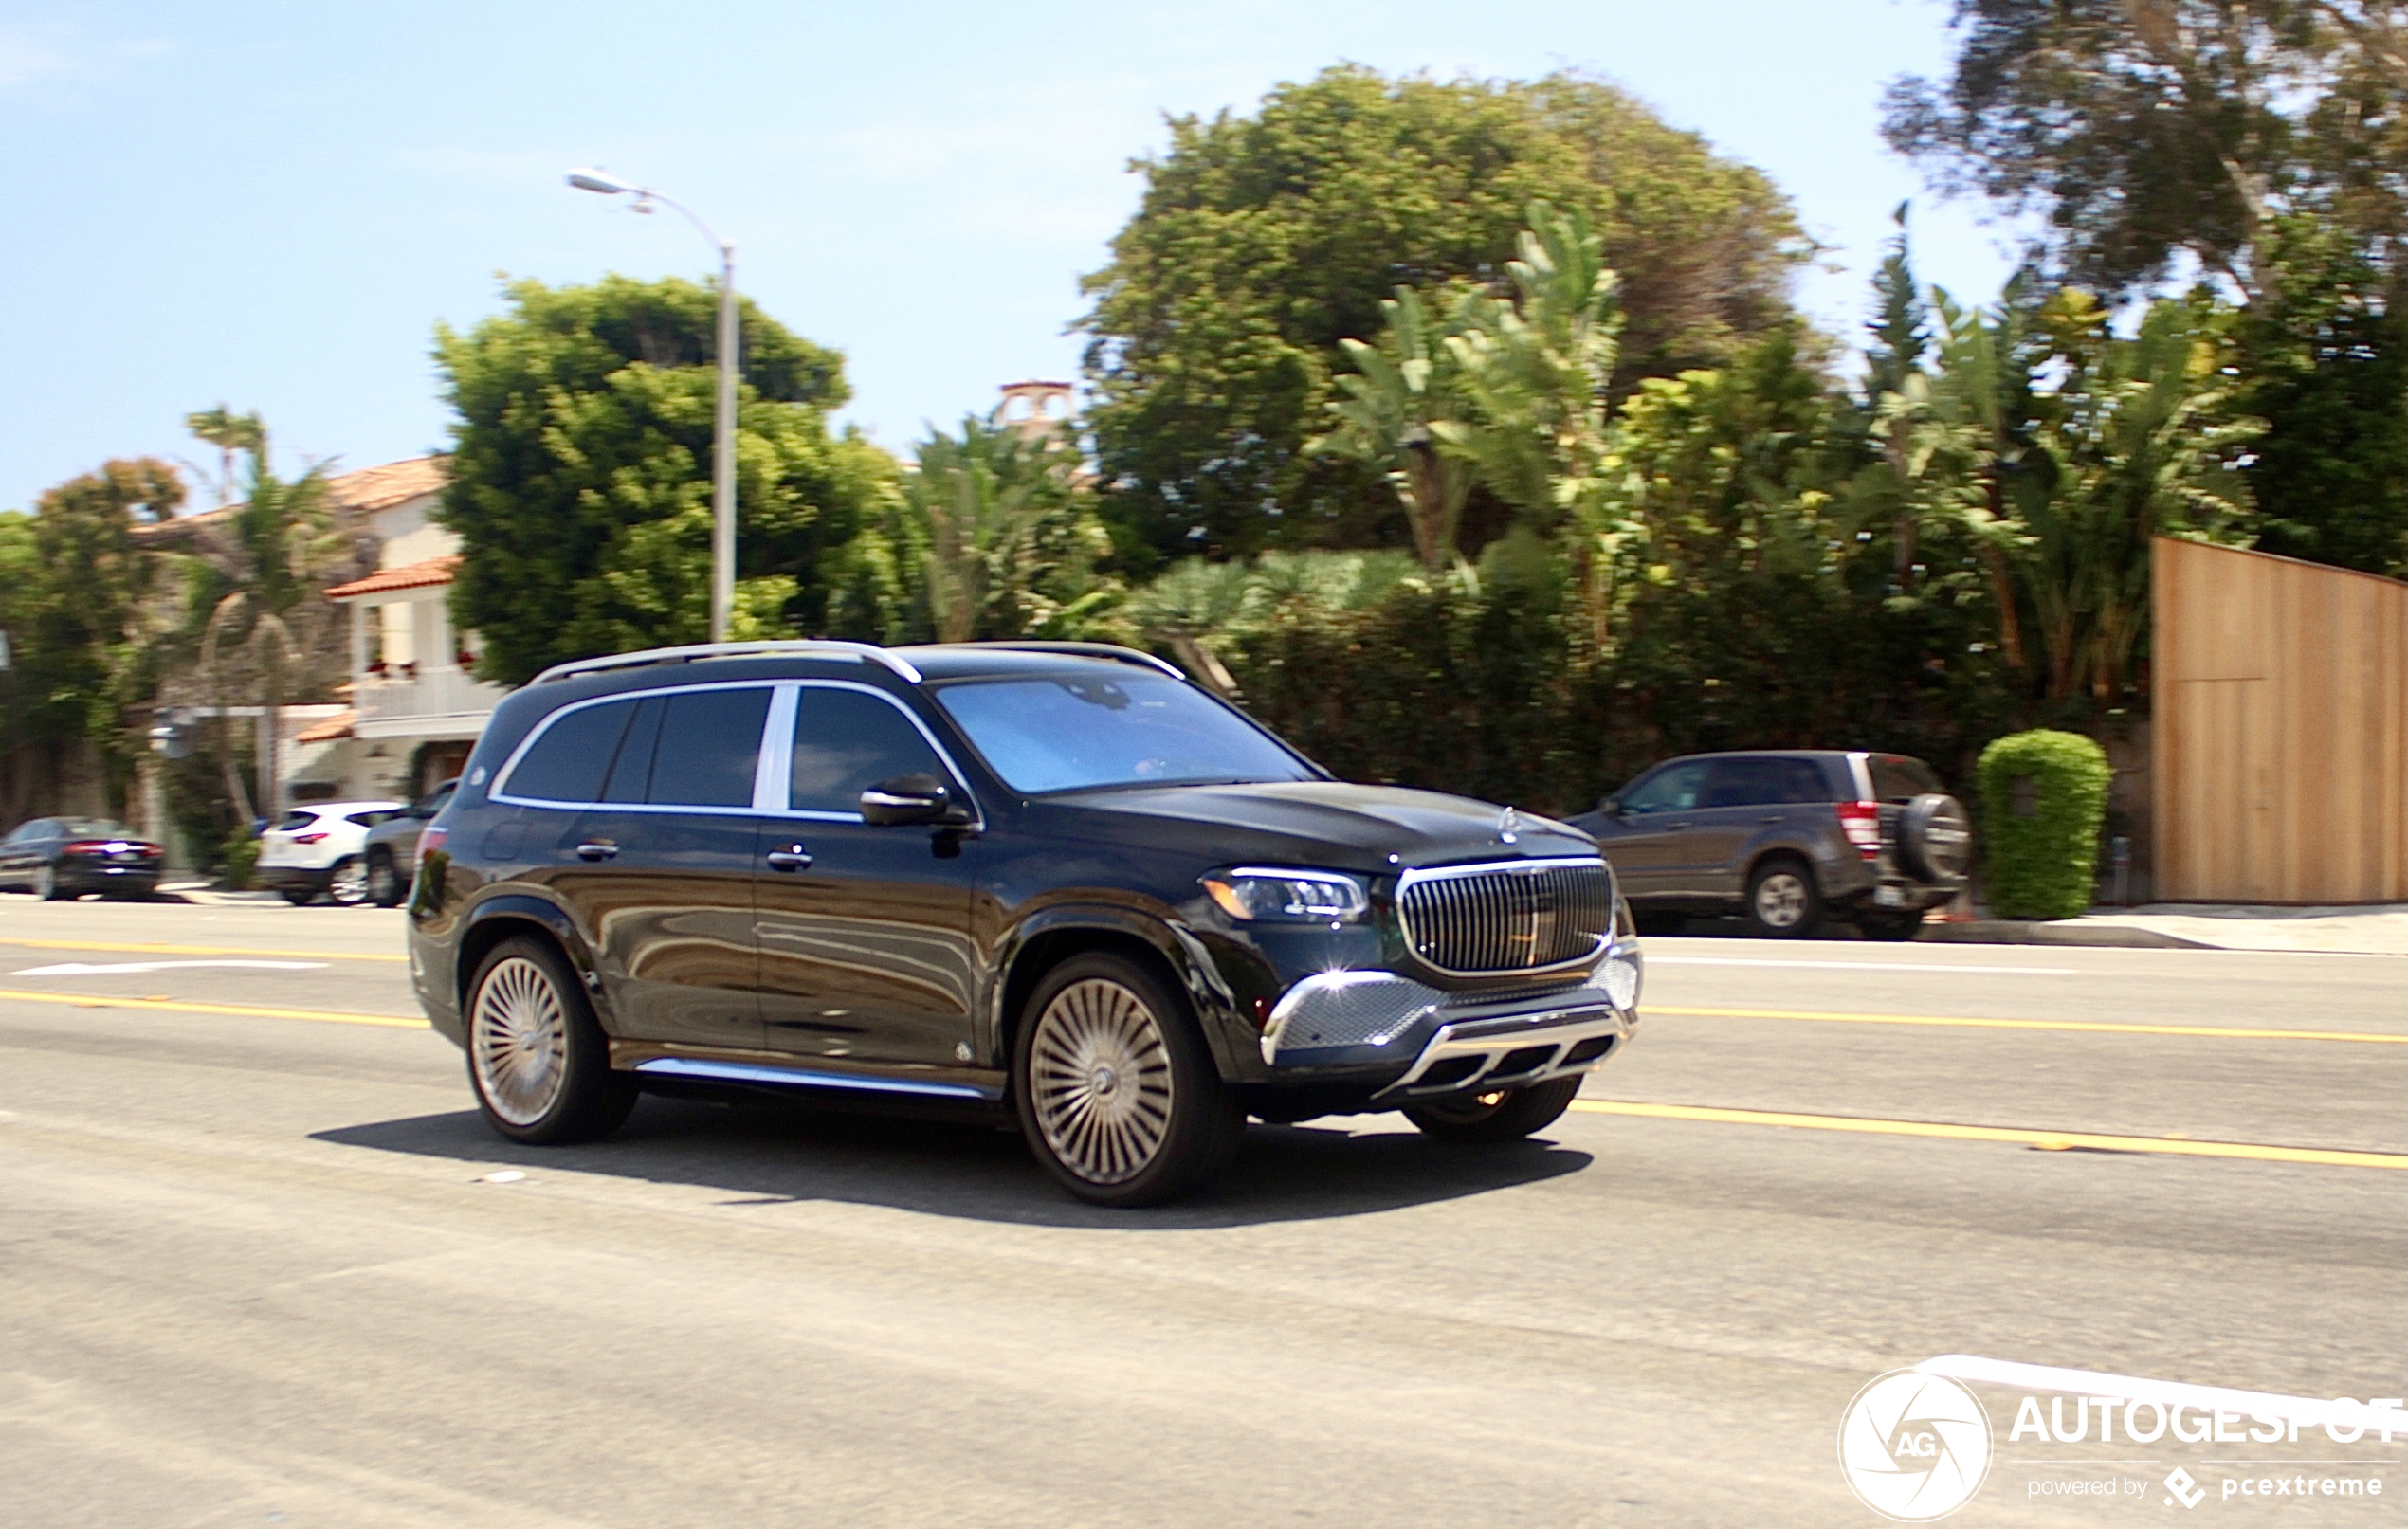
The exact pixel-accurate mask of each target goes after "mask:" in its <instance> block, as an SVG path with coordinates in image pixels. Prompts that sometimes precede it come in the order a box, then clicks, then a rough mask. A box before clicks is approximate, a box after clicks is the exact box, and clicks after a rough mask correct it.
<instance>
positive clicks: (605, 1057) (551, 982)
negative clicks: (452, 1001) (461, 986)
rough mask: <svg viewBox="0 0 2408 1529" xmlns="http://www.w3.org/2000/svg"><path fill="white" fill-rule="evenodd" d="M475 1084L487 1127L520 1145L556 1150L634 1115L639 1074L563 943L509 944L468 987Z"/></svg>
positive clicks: (526, 940)
mask: <svg viewBox="0 0 2408 1529" xmlns="http://www.w3.org/2000/svg"><path fill="white" fill-rule="evenodd" d="M468 1081H469V1083H471V1084H472V1085H473V1086H474V1087H475V1088H476V1091H477V1103H478V1105H479V1107H481V1108H482V1109H483V1111H484V1117H485V1123H486V1124H487V1125H489V1126H491V1127H493V1128H494V1130H495V1131H497V1132H499V1133H500V1134H501V1135H502V1136H505V1137H507V1138H510V1139H511V1140H513V1141H522V1142H525V1143H527V1144H528V1145H530V1146H538V1147H549V1146H558V1145H562V1144H565V1143H568V1142H573V1141H592V1140H593V1139H594V1138H597V1137H606V1136H609V1135H610V1134H611V1132H613V1131H615V1130H617V1129H618V1128H619V1126H620V1124H621V1123H622V1122H623V1121H625V1120H626V1119H627V1118H628V1112H629V1111H630V1110H632V1109H634V1108H635V1095H636V1086H635V1079H634V1077H633V1076H632V1075H630V1074H629V1073H624V1072H613V1071H611V1043H610V1040H609V1039H608V1038H607V1037H606V1036H604V1035H603V1033H602V1027H601V1026H600V1025H599V1024H597V1023H596V1022H595V1021H594V1018H593V1006H592V1005H591V1004H589V1003H587V1002H586V999H585V991H584V989H583V988H582V987H581V986H580V985H579V984H578V982H577V979H576V974H575V972H573V971H571V970H570V968H569V962H568V959H567V957H565V956H562V955H561V954H560V952H559V948H558V947H557V946H555V945H553V944H551V943H549V942H548V941H545V940H541V939H538V938H536V937H532V936H520V937H518V938H515V939H505V940H503V941H502V943H501V944H499V945H497V946H495V947H494V948H493V953H492V954H491V955H489V956H486V957H485V958H484V963H483V965H482V966H480V967H478V968H477V978H476V981H475V982H474V983H472V984H471V985H470V986H469V989H468Z"/></svg>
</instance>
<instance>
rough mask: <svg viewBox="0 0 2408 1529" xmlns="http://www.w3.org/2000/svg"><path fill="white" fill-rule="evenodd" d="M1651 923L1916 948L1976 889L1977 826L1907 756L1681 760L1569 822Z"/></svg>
mask: <svg viewBox="0 0 2408 1529" xmlns="http://www.w3.org/2000/svg"><path fill="white" fill-rule="evenodd" d="M1570 821H1571V823H1572V825H1573V826H1574V827H1575V828H1580V829H1583V830H1585V831H1586V832H1587V833H1589V834H1590V835H1591V836H1592V837H1594V838H1595V839H1596V841H1597V844H1598V846H1600V847H1602V848H1603V849H1604V851H1605V858H1606V859H1607V860H1608V861H1609V862H1610V863H1611V864H1612V865H1613V866H1614V875H1615V877H1616V878H1617V880H1618V881H1619V883H1620V885H1621V888H1622V893H1623V896H1624V897H1626V898H1628V899H1629V900H1630V903H1631V907H1632V910H1633V913H1635V914H1636V915H1637V916H1638V918H1639V919H1640V920H1641V922H1642V924H1643V925H1645V926H1647V927H1650V928H1652V929H1654V930H1657V931H1659V932H1669V930H1671V929H1673V928H1676V927H1677V926H1678V925H1679V924H1680V923H1681V922H1682V921H1683V920H1685V919H1689V918H1717V917H1722V916H1724V915H1728V914H1734V913H1735V914H1738V915H1739V916H1740V917H1741V918H1742V919H1746V920H1747V921H1748V922H1749V923H1750V924H1751V925H1752V926H1753V927H1754V930H1755V932H1756V933H1758V934H1760V935H1764V936H1768V937H1774V938H1793V939H1794V938H1800V937H1805V936H1807V935H1811V934H1813V933H1815V930H1816V929H1817V928H1819V927H1820V926H1821V925H1822V924H1823V922H1824V921H1825V920H1826V919H1841V920H1844V921H1847V922H1851V923H1853V924H1855V925H1856V927H1857V928H1859V929H1861V930H1863V931H1864V933H1865V934H1866V935H1867V936H1868V937H1870V938H1873V939H1912V938H1914V937H1915V933H1916V931H1917V930H1919V929H1921V928H1922V927H1923V920H1924V915H1925V913H1927V912H1929V911H1930V910H1931V909H1933V908H1935V907H1938V906H1940V905H1941V904H1943V903H1944V902H1946V901H1948V900H1949V899H1950V898H1952V897H1954V896H1955V895H1956V894H1957V890H1958V889H1959V888H1960V887H1961V886H1962V885H1963V884H1964V879H1965V872H1966V870H1967V869H1968V867H1969V866H1970V865H1971V863H1972V858H1973V828H1972V821H1971V819H1970V818H1968V817H1967V816H1966V813H1965V810H1964V807H1963V805H1962V804H1961V803H1960V802H1958V800H1957V799H1956V798H1955V797H1954V796H1951V795H1949V794H1948V792H1947V791H1946V789H1945V788H1944V787H1943V786H1942V784H1941V782H1940V777H1939V776H1938V775H1936V774H1933V773H1932V770H1931V767H1930V766H1929V765H1926V764H1925V763H1924V762H1923V761H1922V760H1920V759H1910V758H1908V757H1906V755H1900V754H1873V753H1865V752H1856V751H1842V750H1826V749H1768V750H1754V751H1750V752H1747V753H1735V754H1693V755H1686V756H1684V757H1682V758H1678V759H1668V760H1666V761H1664V762H1663V763H1662V764H1659V765H1656V766H1654V767H1652V768H1651V769H1650V770H1648V771H1647V772H1645V773H1644V774H1641V775H1639V776H1638V778H1636V779H1635V780H1633V781H1632V782H1631V783H1630V784H1629V785H1627V786H1625V787H1623V788H1622V789H1621V790H1620V791H1618V792H1614V794H1613V795H1611V796H1609V797H1607V798H1605V800H1603V801H1602V802H1599V803H1598V804H1597V810H1596V811H1594V812H1586V813H1583V814H1581V815H1580V816H1578V817H1576V818H1573V819H1571V820H1570Z"/></svg>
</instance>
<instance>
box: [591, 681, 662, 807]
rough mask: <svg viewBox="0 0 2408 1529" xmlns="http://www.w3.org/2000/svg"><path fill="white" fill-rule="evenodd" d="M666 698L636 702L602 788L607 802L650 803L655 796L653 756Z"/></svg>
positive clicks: (655, 751) (603, 798) (659, 743)
mask: <svg viewBox="0 0 2408 1529" xmlns="http://www.w3.org/2000/svg"><path fill="white" fill-rule="evenodd" d="M667 709H668V701H667V699H666V697H662V696H648V697H646V698H645V699H644V700H642V701H638V702H636V706H635V720H634V721H633V722H632V723H630V724H629V727H628V730H627V737H624V738H622V739H620V740H619V757H618V760H617V762H616V763H614V764H612V765H611V778H610V780H609V781H607V782H606V783H604V785H603V787H602V800H604V801H606V802H648V801H650V800H651V799H652V758H653V755H655V754H656V753H658V752H659V750H660V746H661V714H662V713H663V712H665V711H666V710H667Z"/></svg>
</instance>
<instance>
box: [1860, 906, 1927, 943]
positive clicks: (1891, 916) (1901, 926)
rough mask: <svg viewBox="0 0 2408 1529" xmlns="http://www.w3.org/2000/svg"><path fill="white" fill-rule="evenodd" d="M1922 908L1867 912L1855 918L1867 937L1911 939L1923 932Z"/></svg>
mask: <svg viewBox="0 0 2408 1529" xmlns="http://www.w3.org/2000/svg"><path fill="white" fill-rule="evenodd" d="M1923 916H1924V910H1923V909H1921V908H1917V909H1915V910H1914V911H1912V912H1910V913H1869V914H1866V915H1865V916H1864V917H1862V918H1860V919H1857V920H1856V927H1857V928H1858V929H1859V930H1862V931H1863V932H1864V936H1865V937H1866V938H1867V939H1912V938H1914V937H1916V936H1917V935H1919V934H1922V933H1923Z"/></svg>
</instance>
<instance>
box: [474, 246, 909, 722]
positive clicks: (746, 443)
mask: <svg viewBox="0 0 2408 1529" xmlns="http://www.w3.org/2000/svg"><path fill="white" fill-rule="evenodd" d="M506 291H507V294H508V296H509V299H510V306H509V309H508V311H507V312H505V313H503V314H501V315H499V316H497V317H495V318H491V319H485V320H483V322H481V323H479V324H477V325H476V326H475V327H474V328H473V329H471V330H469V331H468V332H467V333H466V334H460V333H457V332H455V331H453V330H451V329H450V328H449V327H447V326H440V327H438V329H437V332H436V346H435V356H436V361H437V364H438V366H439V368H440V370H441V372H442V373H443V377H444V396H445V398H446V401H447V402H448V403H449V404H450V405H451V406H452V408H453V410H455V411H456V412H457V415H458V418H457V419H456V420H455V422H454V424H453V426H452V433H453V436H454V439H455V441H456V447H455V450H454V454H453V459H452V466H451V484H450V487H449V488H448V489H447V491H446V493H445V497H444V502H443V507H442V510H441V512H440V519H442V521H443V523H444V524H446V525H447V526H449V527H450V528H451V529H452V530H453V531H454V532H456V533H457V534H458V535H459V537H460V539H461V554H462V559H463V560H462V564H461V568H460V573H459V575H458V578H457V580H456V582H455V584H454V586H453V592H452V611H453V615H454V617H455V619H456V620H457V621H458V622H459V623H460V625H461V626H462V627H463V628H468V629H473V630H475V631H477V632H479V633H481V634H482V635H483V638H484V642H485V647H484V652H483V657H482V658H481V659H480V661H479V664H478V673H479V674H480V675H482V676H483V677H484V678H486V679H489V680H495V681H499V682H502V683H520V682H523V681H524V680H526V679H527V678H528V677H529V676H531V675H533V674H534V673H536V672H537V671H538V670H539V669H541V668H543V667H544V666H545V665H547V664H555V663H558V662H560V661H562V660H565V659H572V658H582V657H591V656H593V655H595V654H601V653H610V652H618V651H624V650H626V649H629V648H633V647H643V646H652V645H656V644H667V643H679V642H699V641H702V640H703V639H704V638H705V637H706V636H707V635H708V631H709V624H710V623H709V606H710V588H709V586H710V527H711V509H710V477H711V439H712V420H713V408H714V397H715V393H714V387H715V381H714V378H715V373H714V368H713V364H712V363H713V361H714V359H715V356H714V346H715V343H716V338H715V328H714V324H715V314H716V307H717V298H716V296H715V295H714V293H713V292H712V291H711V290H710V289H709V288H708V287H704V286H700V285H697V284H695V283H693V282H684V281H677V280H669V281H662V282H635V281H630V280H629V279H627V278H624V277H617V276H613V277H608V278H605V279H604V280H603V281H601V282H596V283H594V284H593V285H591V286H568V287H559V288H553V287H547V286H544V285H543V284H542V283H540V282H513V283H512V284H511V285H510V286H509V287H507V288H506ZM741 325H742V338H741V342H740V349H741V381H740V387H739V406H738V417H737V446H736V455H737V506H738V516H739V525H738V538H737V555H738V567H737V574H738V584H737V608H736V622H735V627H736V630H737V633H738V635H739V636H749V635H762V636H768V635H775V634H776V633H778V632H781V631H786V630H791V629H795V628H800V629H803V630H818V629H821V628H822V627H823V626H824V624H825V622H826V620H827V616H828V603H829V594H830V578H831V575H834V574H836V573H840V572H841V560H842V558H843V555H844V550H845V548H846V547H847V545H848V543H849V542H850V541H851V540H852V538H853V537H854V534H855V533H856V532H857V531H858V530H859V529H860V527H861V526H862V525H863V524H864V522H865V520H866V519H867V517H868V516H869V515H870V514H871V513H873V512H874V511H876V510H878V509H880V508H882V507H883V506H884V505H885V504H886V503H887V502H889V501H890V500H891V498H892V496H893V494H894V491H895V490H894V482H895V476H896V473H895V464H894V462H893V459H892V458H890V457H888V456H887V455H886V454H885V452H883V451H881V450H879V449H878V448H877V447H876V446H872V445H871V444H870V443H869V442H867V440H865V439H863V438H862V437H860V436H859V435H858V434H857V433H856V432H853V431H850V430H848V431H847V432H846V433H845V434H844V435H842V436H840V437H832V438H831V437H830V434H829V431H828V426H827V412H828V411H829V410H832V409H834V408H836V407H837V406H838V405H840V404H842V403H843V402H844V401H845V398H846V396H847V393H846V389H845V385H844V381H843V374H842V373H843V362H842V358H841V357H839V356H838V355H836V353H834V352H832V351H830V350H826V349H824V348H822V347H820V346H817V345H814V344H812V343H811V342H810V341H809V340H806V339H803V338H801V337H797V336H795V335H794V334H793V333H792V332H790V331H789V330H787V329H786V328H785V327H784V326H782V325H780V324H779V323H777V322H776V321H775V319H770V318H768V317H767V316H766V315H764V314H762V313H760V312H759V311H758V310H757V309H756V308H754V307H753V306H752V304H751V303H749V302H746V303H744V304H743V305H742V315H741Z"/></svg>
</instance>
